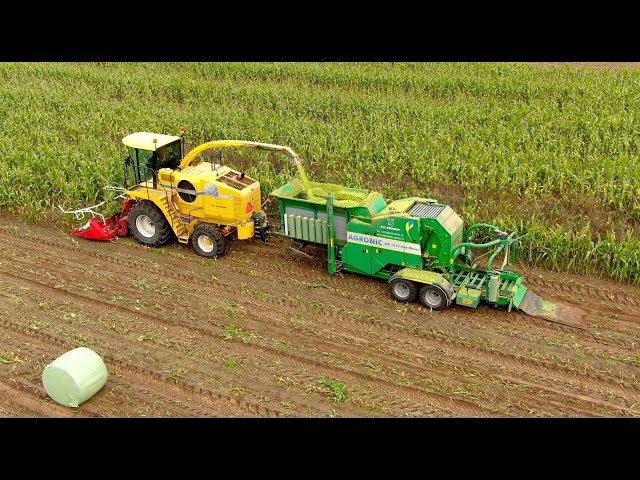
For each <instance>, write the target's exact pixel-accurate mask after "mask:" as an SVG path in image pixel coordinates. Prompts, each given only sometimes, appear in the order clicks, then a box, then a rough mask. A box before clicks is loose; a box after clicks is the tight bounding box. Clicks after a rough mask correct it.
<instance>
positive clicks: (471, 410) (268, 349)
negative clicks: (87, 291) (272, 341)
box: [2, 271, 487, 416]
mask: <svg viewBox="0 0 640 480" xmlns="http://www.w3.org/2000/svg"><path fill="white" fill-rule="evenodd" d="M2 273H3V274H5V275H10V276H13V277H14V278H16V279H18V278H21V279H23V280H24V278H23V277H22V275H21V276H16V275H13V274H10V273H8V272H2ZM22 273H23V274H24V271H23V272H22ZM28 281H30V282H32V283H33V284H35V285H41V286H44V287H47V288H51V289H55V290H56V292H58V293H60V292H65V293H67V294H72V295H74V296H75V297H76V298H79V299H83V300H85V301H86V300H89V301H90V303H92V304H94V303H95V304H96V305H94V307H98V305H99V304H102V302H100V301H99V300H96V299H92V298H90V297H87V296H85V295H81V294H78V293H73V292H68V291H67V290H65V289H63V288H62V287H60V286H59V287H57V288H56V287H54V286H51V285H47V284H45V283H43V282H40V281H39V280H35V279H28ZM108 305H109V306H111V304H110V303H108ZM118 307H119V309H120V310H122V311H123V312H124V313H128V314H129V315H130V316H138V317H144V318H145V319H149V320H154V321H155V322H156V323H157V322H164V323H167V324H168V325H174V326H182V327H184V328H195V327H194V326H192V325H190V324H189V323H188V322H180V321H176V320H171V321H169V320H167V319H165V318H162V317H159V316H156V315H153V314H150V313H148V312H147V313H145V312H136V311H134V310H130V309H128V308H127V307H123V306H118ZM198 333H199V334H201V335H204V336H207V335H208V336H209V337H211V335H213V338H215V339H217V340H218V341H220V339H221V337H220V335H219V334H218V333H217V332H213V331H212V329H203V328H200V327H198ZM315 340H316V342H317V339H315ZM332 345H335V344H333V343H332ZM236 348H237V349H244V350H255V349H258V350H259V351H260V352H261V353H263V354H266V355H270V356H273V355H276V356H280V357H283V358H287V359H288V360H290V361H294V362H303V364H305V365H309V364H310V365H311V366H312V367H316V368H318V369H324V370H329V371H333V372H334V373H336V374H341V375H342V376H343V377H344V376H345V375H347V374H350V375H351V376H350V377H349V378H350V379H351V380H352V381H354V382H356V381H358V379H359V372H358V371H354V370H353V369H345V368H337V367H335V366H331V365H329V364H327V363H326V362H324V361H318V360H316V359H314V358H313V357H311V356H309V355H306V354H303V353H296V354H292V353H288V352H284V351H279V350H277V349H275V348H274V347H272V346H269V345H266V346H265V345H259V344H255V343H240V344H238V345H237V347H236ZM367 381H369V382H378V383H382V385H383V386H384V387H386V388H390V387H391V388H397V389H400V390H403V389H404V390H407V391H410V390H411V389H409V388H407V387H402V386H397V385H395V384H394V383H392V382H389V381H387V380H385V379H375V378H373V379H367ZM405 395H406V393H405ZM410 395H412V396H413V397H414V401H416V402H419V401H424V398H425V397H429V398H430V401H431V402H436V399H437V398H442V397H443V396H442V395H441V394H437V393H430V394H427V393H426V392H423V391H420V394H419V395H417V396H416V394H415V393H414V392H411V393H410ZM431 397H435V398H431ZM390 398H391V401H393V398H395V395H393V396H391V397H390ZM437 403H439V405H440V406H441V407H442V408H448V407H447V405H449V404H450V403H459V404H460V405H461V406H463V412H466V413H467V414H469V415H474V416H480V415H486V414H487V412H483V410H482V409H481V408H480V407H478V406H476V405H474V404H472V403H470V402H466V401H462V400H457V399H452V398H448V397H446V396H444V400H440V401H438V402H437ZM431 407H433V405H432V406H431Z"/></svg>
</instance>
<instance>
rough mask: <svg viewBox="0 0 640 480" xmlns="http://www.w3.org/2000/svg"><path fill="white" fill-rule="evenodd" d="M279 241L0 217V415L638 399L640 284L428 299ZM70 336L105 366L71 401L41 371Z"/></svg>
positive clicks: (580, 406) (430, 410)
mask: <svg viewBox="0 0 640 480" xmlns="http://www.w3.org/2000/svg"><path fill="white" fill-rule="evenodd" d="M287 246H288V243H287V242H285V241H283V240H280V239H273V240H271V241H270V242H269V244H266V245H263V244H261V243H258V242H255V243H254V242H247V241H245V242H241V241H232V242H231V244H230V245H229V249H228V253H227V255H226V256H225V257H223V258H220V259H218V260H207V259H204V258H202V257H199V256H197V255H196V254H195V253H194V252H193V251H192V250H191V249H190V248H187V247H184V246H181V245H171V246H168V247H165V248H162V249H149V248H146V247H143V246H141V245H139V244H137V243H136V242H135V241H133V240H131V239H119V240H117V241H115V242H111V243H92V242H89V241H84V240H76V239H73V238H70V237H69V236H68V235H67V234H66V233H65V232H63V231H59V230H51V229H43V228H39V227H34V226H25V225H22V224H20V223H18V222H16V221H13V220H8V219H0V297H1V298H0V415H2V416H472V417H484V416H637V415H640V407H639V405H640V376H639V374H640V355H638V349H637V345H638V339H639V338H640V288H637V287H632V286H626V285H621V284H615V283H613V282H605V281H602V280H596V279H592V278H588V277H577V276H568V275H567V276H559V275H557V274H553V273H551V272H546V271H542V270H531V271H529V272H527V273H526V284H527V285H528V286H529V287H530V288H531V289H532V291H535V292H536V294H538V295H539V296H540V297H541V298H544V299H545V300H549V301H551V302H553V303H554V304H555V305H556V306H557V309H556V312H555V317H556V318H557V319H559V320H560V321H561V322H562V323H569V324H571V326H569V325H565V324H561V323H554V322H552V321H547V320H544V319H540V318H534V317H531V316H528V315H525V314H523V313H522V312H519V311H515V310H514V311H512V312H507V311H506V310H499V309H495V308H492V307H489V306H481V307H479V308H478V309H475V310H474V309H465V308H463V307H457V306H454V307H451V308H449V309H447V310H445V311H442V312H429V311H428V310H427V309H425V308H422V307H421V306H419V305H417V304H410V305H404V304H399V303H397V302H395V301H393V300H392V299H391V298H390V296H389V295H388V292H387V286H386V284H385V283H384V282H381V281H377V280H374V279H369V278H363V277H358V276H354V275H347V274H345V275H337V276H335V277H331V276H329V275H328V274H327V273H326V268H325V266H324V265H323V263H322V260H321V259H319V258H314V259H307V258H303V257H300V256H297V255H296V254H294V253H293V252H291V251H290V250H289V249H288V248H287ZM560 280H561V281H560ZM576 327H577V328H576ZM78 346H87V347H89V348H91V349H93V350H95V351H96V352H97V353H99V354H100V355H101V356H102V357H103V359H104V360H105V362H106V364H107V366H108V368H109V374H110V376H109V380H108V381H107V383H106V385H105V386H104V388H103V389H102V390H101V391H99V392H98V393H97V394H96V395H95V396H94V397H93V398H91V399H90V400H88V401H87V402H86V403H84V404H83V405H82V406H81V407H80V408H78V409H67V408H64V407H62V406H60V405H57V404H55V403H54V402H53V401H52V400H51V399H49V398H48V397H47V395H46V392H45V391H44V388H43V387H42V384H41V381H40V376H41V373H42V368H43V367H44V365H46V364H47V363H48V362H50V361H51V360H52V359H54V358H56V357H57V356H59V355H60V354H61V353H63V352H65V351H67V350H70V349H71V348H74V347H78Z"/></svg>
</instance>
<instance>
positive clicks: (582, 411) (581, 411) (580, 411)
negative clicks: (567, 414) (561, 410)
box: [577, 410, 592, 413]
mask: <svg viewBox="0 0 640 480" xmlns="http://www.w3.org/2000/svg"><path fill="white" fill-rule="evenodd" d="M577 411H578V412H579V413H585V411H584V410H577ZM589 413H592V412H589Z"/></svg>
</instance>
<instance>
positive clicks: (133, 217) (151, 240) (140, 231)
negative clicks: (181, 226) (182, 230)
mask: <svg viewBox="0 0 640 480" xmlns="http://www.w3.org/2000/svg"><path fill="white" fill-rule="evenodd" d="M128 221H129V231H130V232H131V233H132V234H133V236H134V237H136V240H138V241H139V242H140V243H142V244H143V245H148V246H150V247H161V246H162V245H164V244H166V243H167V242H169V241H170V240H171V239H172V238H173V230H171V225H169V222H167V219H166V218H165V217H164V215H163V213H162V212H161V211H160V209H159V208H158V207H156V206H155V204H154V203H153V202H151V201H149V200H140V201H138V202H136V203H135V205H134V206H133V207H131V210H130V211H129V215H128ZM145 224H146V226H145Z"/></svg>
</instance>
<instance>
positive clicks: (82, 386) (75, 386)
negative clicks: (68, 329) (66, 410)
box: [42, 347, 108, 407]
mask: <svg viewBox="0 0 640 480" xmlns="http://www.w3.org/2000/svg"><path fill="white" fill-rule="evenodd" d="M107 377H108V372H107V367H106V365H105V364H104V362H103V361H102V358H100V355H98V354H97V353H96V352H94V351H93V350H91V349H89V348H85V347H79V348H75V349H73V350H71V351H69V352H67V353H64V354H62V355H60V356H59V357H58V358H56V359H55V360H54V361H53V362H51V363H50V364H49V365H47V366H46V367H44V371H43V372H42V383H43V384H44V388H45V389H46V390H47V393H48V394H49V396H50V397H51V398H53V399H54V400H55V401H56V402H58V403H59V404H60V405H64V406H66V407H79V406H80V405H81V404H82V403H83V402H86V401H87V400H89V399H90V398H91V397H93V396H94V395H95V394H96V392H98V390H100V389H101V388H102V387H103V386H104V384H105V383H106V381H107Z"/></svg>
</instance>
